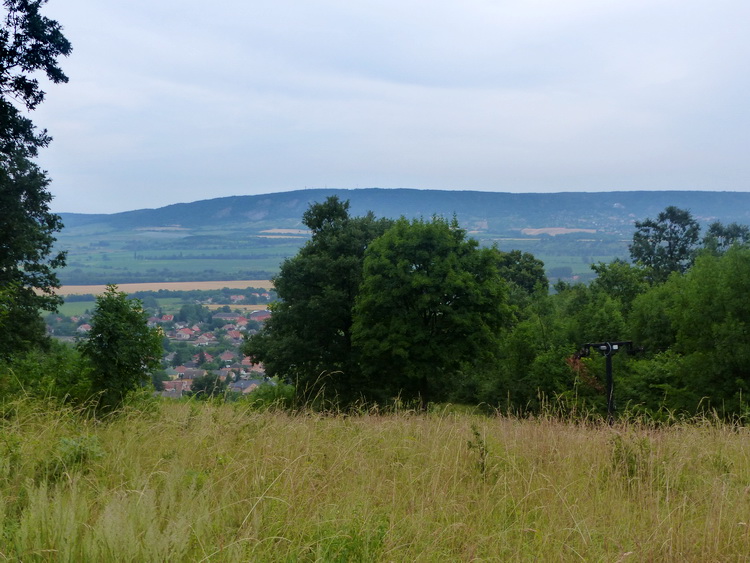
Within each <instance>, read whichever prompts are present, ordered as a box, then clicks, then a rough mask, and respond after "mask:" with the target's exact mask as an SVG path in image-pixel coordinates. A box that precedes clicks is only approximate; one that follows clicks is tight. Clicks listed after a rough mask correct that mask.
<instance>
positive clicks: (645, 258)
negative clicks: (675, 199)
mask: <svg viewBox="0 0 750 563" xmlns="http://www.w3.org/2000/svg"><path fill="white" fill-rule="evenodd" d="M635 228H636V231H635V233H633V242H632V244H631V245H630V257H631V258H632V259H633V261H634V262H636V263H638V264H640V265H642V266H644V267H646V268H648V269H649V271H650V277H651V281H652V282H655V283H662V282H664V281H666V279H667V278H668V277H669V274H671V273H672V272H679V273H684V272H685V271H687V269H688V268H689V267H690V266H691V265H692V263H693V260H694V259H695V250H696V246H697V244H698V236H699V234H700V226H699V225H698V222H697V221H696V220H695V219H693V216H692V215H691V214H690V212H689V211H687V210H684V209H679V208H677V207H674V206H669V207H667V208H666V209H665V210H664V211H662V212H661V213H659V215H657V217H656V220H654V219H646V220H645V221H636V223H635Z"/></svg>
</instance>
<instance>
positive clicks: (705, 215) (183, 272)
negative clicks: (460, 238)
mask: <svg viewBox="0 0 750 563" xmlns="http://www.w3.org/2000/svg"><path fill="white" fill-rule="evenodd" d="M331 195H337V196H339V197H341V198H342V199H346V200H348V201H350V204H351V211H352V213H353V214H355V215H363V214H365V213H367V212H368V211H372V212H373V213H374V214H375V215H377V216H378V217H387V218H390V219H397V218H399V217H401V216H402V215H403V216H405V217H406V218H409V219H414V218H420V217H422V218H430V217H432V216H433V215H438V216H442V217H445V218H448V219H450V218H453V217H454V216H455V217H456V219H457V220H458V222H459V224H460V225H461V226H462V227H463V228H465V229H467V230H468V231H469V232H470V233H471V235H472V237H474V238H476V239H477V240H479V241H480V243H481V244H483V245H492V244H497V245H498V246H499V247H500V248H501V249H503V250H514V249H517V250H522V251H525V252H531V253H533V254H534V255H535V256H537V257H539V258H540V259H541V260H542V261H543V262H544V263H545V268H546V270H547V274H548V275H549V277H550V278H551V279H558V278H559V279H565V280H567V281H575V280H588V279H591V277H592V276H591V268H590V267H591V264H592V263H595V262H597V261H609V260H611V259H613V258H627V256H628V250H627V243H628V242H629V240H630V237H631V236H632V233H633V228H634V227H633V225H634V222H635V221H637V220H639V219H643V218H645V217H652V216H655V215H656V214H657V213H658V212H659V211H661V210H662V209H664V208H665V207H667V206H670V205H674V206H677V207H680V208H683V209H687V210H689V211H691V213H692V214H693V216H694V217H695V218H696V220H697V221H698V222H699V223H700V224H703V225H707V224H708V223H710V222H711V221H715V220H719V221H722V222H725V223H731V222H738V223H747V222H750V216H749V214H750V194H746V193H737V192H719V193H716V192H687V191H684V192H598V193H556V194H510V193H490V192H472V191H437V190H409V189H401V190H383V189H362V190H304V191H292V192H284V193H276V194H266V195H260V196H237V197H228V198H218V199H211V200H205V201H198V202H193V203H183V204H177V205H170V206H167V207H163V208H160V209H142V210H137V211H129V212H126V213H117V214H112V215H80V214H67V213H64V214H62V219H63V223H64V224H65V228H64V229H63V230H62V232H61V233H60V235H59V237H58V238H59V243H58V244H59V247H60V248H61V249H64V250H66V251H67V252H68V256H69V259H68V267H67V268H65V269H63V270H60V272H59V275H60V277H61V279H62V281H63V283H65V284H87V283H100V284H106V283H127V282H159V281H162V282H163V281H199V280H230V279H268V278H269V277H271V276H272V275H274V274H275V273H277V272H278V268H279V265H280V264H281V262H282V261H283V260H284V259H285V258H288V257H290V256H293V255H294V254H295V253H296V252H297V250H298V249H299V248H300V246H301V245H302V244H303V243H304V242H305V241H306V240H307V239H308V237H309V233H308V231H307V230H306V229H305V227H304V225H303V224H302V223H301V217H302V215H303V213H304V212H305V210H306V209H307V207H308V206H309V205H310V204H312V203H315V202H321V201H323V200H325V198H326V197H328V196H331Z"/></svg>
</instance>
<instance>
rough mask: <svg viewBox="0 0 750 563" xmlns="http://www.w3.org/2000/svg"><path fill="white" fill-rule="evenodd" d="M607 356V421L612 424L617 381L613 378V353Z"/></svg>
mask: <svg viewBox="0 0 750 563" xmlns="http://www.w3.org/2000/svg"><path fill="white" fill-rule="evenodd" d="M605 358H607V421H608V422H609V425H610V426H612V424H614V421H615V382H614V379H613V378H612V353H611V352H610V353H609V354H607V355H606V356H605Z"/></svg>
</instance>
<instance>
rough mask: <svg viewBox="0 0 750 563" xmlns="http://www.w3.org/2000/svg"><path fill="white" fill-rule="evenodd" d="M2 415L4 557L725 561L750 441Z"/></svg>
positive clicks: (343, 423) (408, 421)
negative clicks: (101, 419) (100, 419)
mask: <svg viewBox="0 0 750 563" xmlns="http://www.w3.org/2000/svg"><path fill="white" fill-rule="evenodd" d="M3 414H4V416H3V417H2V418H0V425H2V432H1V433H0V527H1V528H2V535H1V536H0V558H3V559H11V560H23V561H53V560H54V561H472V560H490V561H528V560H539V561H581V560H583V561H651V560H659V561H717V560H722V561H727V560H732V561H738V560H747V558H748V553H750V435H749V434H748V431H747V429H745V428H744V427H740V426H734V425H731V424H727V423H722V422H718V421H715V420H709V419H701V420H697V421H690V422H685V423H680V422H675V423H674V424H672V425H670V426H664V427H654V426H650V425H647V424H637V423H631V424H620V425H615V426H613V427H610V426H607V425H603V424H599V423H597V422H596V421H582V422H580V421H579V422H571V421H566V420H560V419H558V418H555V417H541V418H537V419H518V418H514V417H505V416H483V415H478V414H471V413H456V412H450V411H449V410H447V409H445V410H440V411H437V412H431V413H415V412H412V411H404V412H396V413H390V414H379V413H377V412H375V411H370V412H367V411H365V412H362V413H361V414H358V415H353V416H347V415H340V414H339V415H334V414H323V413H314V412H309V411H305V410H302V411H299V412H283V411H273V410H268V411H263V412H261V411H256V410H251V409H250V408H249V407H248V406H247V405H244V404H242V403H235V404H212V403H184V402H179V403H178V402H174V403H171V402H167V403H162V402H156V401H155V400H146V401H140V402H135V403H134V404H133V405H132V406H130V407H126V408H125V409H124V410H123V411H122V412H121V413H120V414H119V415H118V416H116V417H115V418H113V419H111V420H108V421H95V420H92V419H88V418H85V417H83V416H82V415H81V414H79V413H76V412H74V411H72V410H66V409H65V408H61V407H59V406H54V405H45V404H40V403H36V402H33V401H30V400H25V399H21V400H19V401H17V402H15V403H10V404H6V405H4V413H3Z"/></svg>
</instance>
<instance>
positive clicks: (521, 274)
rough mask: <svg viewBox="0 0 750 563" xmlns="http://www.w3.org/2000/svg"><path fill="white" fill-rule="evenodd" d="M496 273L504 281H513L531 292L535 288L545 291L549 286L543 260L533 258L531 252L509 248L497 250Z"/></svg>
mask: <svg viewBox="0 0 750 563" xmlns="http://www.w3.org/2000/svg"><path fill="white" fill-rule="evenodd" d="M497 256H498V262H497V267H498V273H499V274H500V277H502V278H503V279H505V280H506V281H508V282H510V283H513V284H515V285H517V286H518V287H520V288H521V289H523V290H524V291H526V292H527V293H533V292H534V290H536V289H542V290H544V291H545V292H546V291H547V289H548V288H549V280H548V279H547V275H546V274H545V273H544V262H542V261H541V260H539V259H538V258H535V257H534V255H533V254H530V253H528V252H521V251H520V250H511V251H510V252H501V251H500V252H498V254H497Z"/></svg>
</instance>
